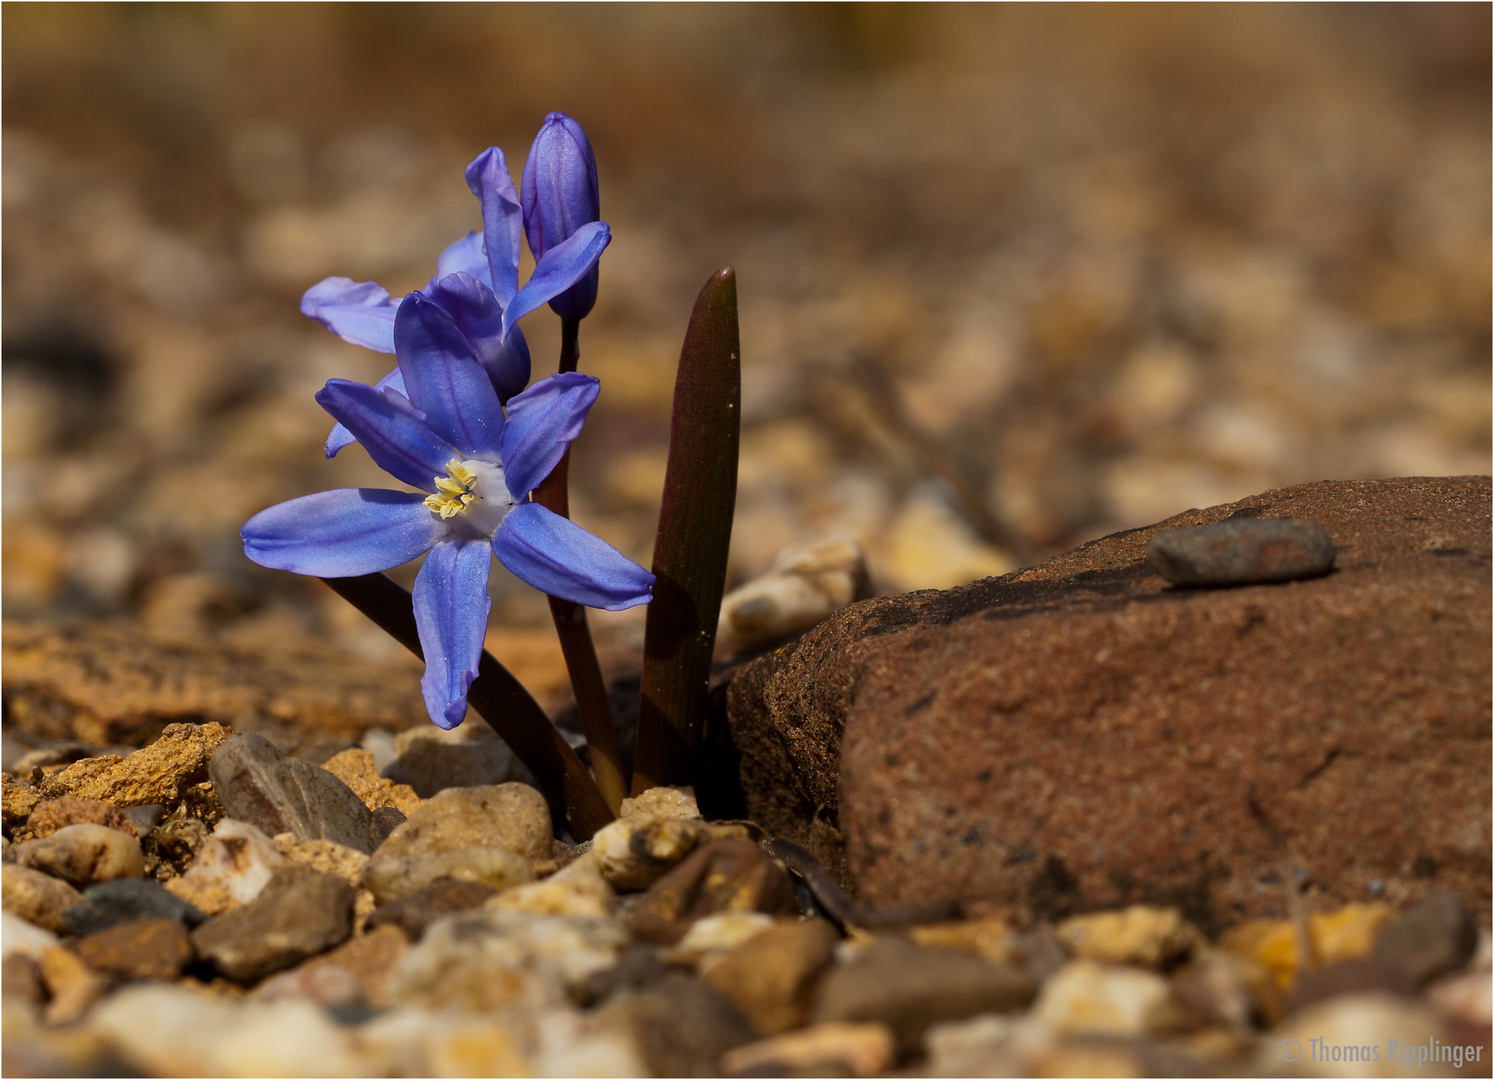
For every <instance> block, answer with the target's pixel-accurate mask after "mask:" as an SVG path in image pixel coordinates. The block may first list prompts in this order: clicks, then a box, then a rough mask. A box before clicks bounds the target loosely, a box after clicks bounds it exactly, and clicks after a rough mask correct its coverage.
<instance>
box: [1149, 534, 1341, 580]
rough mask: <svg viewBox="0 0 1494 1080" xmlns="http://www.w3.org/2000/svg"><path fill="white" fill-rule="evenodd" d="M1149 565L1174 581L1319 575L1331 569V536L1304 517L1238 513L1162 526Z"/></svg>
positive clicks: (1285, 578)
mask: <svg viewBox="0 0 1494 1080" xmlns="http://www.w3.org/2000/svg"><path fill="white" fill-rule="evenodd" d="M1146 560H1147V564H1148V565H1149V566H1150V567H1151V568H1152V570H1154V571H1155V572H1156V573H1158V574H1160V575H1161V576H1162V577H1163V578H1165V579H1166V580H1168V581H1170V582H1172V583H1173V584H1174V585H1189V586H1202V585H1250V584H1254V583H1260V582H1271V581H1295V580H1298V579H1300V578H1310V577H1318V576H1319V575H1321V574H1326V573H1327V572H1328V571H1329V570H1332V569H1333V541H1332V540H1330V539H1329V538H1328V534H1327V532H1325V531H1324V530H1323V527H1322V526H1321V525H1319V524H1318V523H1317V522H1316V521H1311V520H1309V519H1307V518H1240V519H1237V520H1232V521H1219V522H1215V523H1214V524H1212V525H1196V526H1193V527H1192V528H1186V529H1164V530H1162V531H1161V532H1159V533H1157V534H1156V535H1155V536H1153V537H1152V539H1151V542H1150V543H1148V544H1147V548H1146Z"/></svg>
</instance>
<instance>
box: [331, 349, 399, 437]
mask: <svg viewBox="0 0 1494 1080" xmlns="http://www.w3.org/2000/svg"><path fill="white" fill-rule="evenodd" d="M374 389H375V390H393V391H394V392H395V393H396V394H398V395H399V396H400V397H403V398H408V397H409V396H410V395H409V394H407V393H405V377H404V376H403V375H402V374H400V370H399V368H395V369H394V370H393V371H391V372H390V373H389V374H388V375H385V376H384V377H383V378H382V379H380V380H379V381H378V382H376V383H374ZM357 441H358V440H357V439H355V438H353V433H352V432H351V431H349V430H348V429H347V428H345V427H343V426H342V425H341V424H333V425H332V433H331V434H330V435H328V436H327V445H326V446H325V447H324V448H323V449H324V450H325V451H326V454H327V456H328V457H329V458H330V457H336V456H337V451H339V450H341V449H342V448H343V447H344V446H351V445H352V444H353V443H355V442H357Z"/></svg>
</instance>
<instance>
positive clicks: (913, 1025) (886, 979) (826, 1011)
mask: <svg viewBox="0 0 1494 1080" xmlns="http://www.w3.org/2000/svg"><path fill="white" fill-rule="evenodd" d="M1034 989H1035V987H1034V986H1033V984H1032V982H1031V981H1030V980H1029V979H1028V978H1027V976H1026V975H1024V974H1023V973H1022V972H1021V971H1020V970H1019V969H1017V968H1016V967H1014V966H1012V965H1010V964H992V963H988V962H987V961H984V960H978V959H976V958H975V957H973V956H963V955H961V954H959V953H953V952H947V951H944V950H939V949H924V948H920V947H919V946H917V945H915V944H914V943H913V942H912V941H910V940H909V939H907V938H905V937H902V936H900V935H895V934H879V935H877V936H876V937H874V938H873V939H872V941H871V943H870V944H869V945H867V946H866V947H865V948H864V949H862V950H861V953H860V954H859V955H858V956H857V957H856V958H855V959H853V960H851V961H850V962H849V963H845V964H837V965H836V966H835V967H833V968H831V969H830V970H829V971H828V972H826V973H825V975H824V976H823V978H822V979H821V981H820V987H819V991H818V994H817V997H816V1004H815V1008H814V1020H815V1022H816V1023H825V1022H827V1021H850V1022H857V1021H878V1022H880V1023H884V1024H886V1025H887V1026H888V1027H890V1028H891V1029H892V1030H893V1032H894V1033H895V1034H896V1036H897V1040H898V1044H899V1046H900V1047H901V1048H902V1049H903V1050H904V1051H905V1052H908V1053H912V1052H914V1051H917V1050H918V1049H919V1048H921V1046H922V1045H923V1036H924V1032H925V1031H927V1030H928V1029H929V1028H930V1027H931V1026H933V1025H934V1024H939V1023H943V1022H945V1021H949V1020H963V1019H966V1018H968V1017H971V1016H975V1015H977V1014H979V1013H984V1012H1011V1011H1014V1010H1016V1009H1021V1008H1023V1007H1024V1006H1026V1005H1027V1004H1028V1003H1029V1002H1030V1001H1031V1000H1032V996H1033V992H1034Z"/></svg>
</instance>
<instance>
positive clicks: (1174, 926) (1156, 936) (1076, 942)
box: [1058, 904, 1205, 970]
mask: <svg viewBox="0 0 1494 1080" xmlns="http://www.w3.org/2000/svg"><path fill="white" fill-rule="evenodd" d="M1058 940H1059V941H1061V942H1062V943H1063V944H1064V945H1065V946H1066V947H1067V948H1068V950H1069V952H1070V953H1072V954H1073V955H1074V956H1077V957H1079V958H1080V959H1083V960H1094V961H1095V962H1097V963H1101V964H1135V965H1137V966H1138V967H1146V968H1151V969H1153V970H1161V969H1164V968H1168V967H1171V966H1172V965H1174V964H1176V963H1178V962H1180V961H1182V960H1185V959H1187V958H1188V956H1189V955H1191V954H1192V952H1193V950H1194V949H1196V948H1198V947H1199V946H1201V945H1203V944H1204V941H1205V939H1204V936H1203V934H1202V933H1200V932H1199V930H1198V928H1197V927H1195V926H1194V925H1193V924H1192V923H1190V922H1188V920H1186V919H1184V918H1183V916H1182V915H1181V914H1180V913H1179V912H1178V911H1177V910H1176V909H1175V908H1156V907H1149V906H1147V905H1145V904H1134V905H1132V906H1131V907H1128V908H1125V909H1123V910H1120V911H1100V912H1095V913H1094V914H1090V915H1076V916H1074V917H1073V918H1071V919H1066V920H1065V921H1064V922H1062V923H1060V924H1059V926H1058Z"/></svg>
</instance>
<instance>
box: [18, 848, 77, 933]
mask: <svg viewBox="0 0 1494 1080" xmlns="http://www.w3.org/2000/svg"><path fill="white" fill-rule="evenodd" d="M0 893H3V898H4V906H5V910H6V911H9V912H11V913H13V914H15V915H19V916H20V917H21V918H23V919H25V920H26V921H27V922H29V923H34V924H36V925H37V926H40V927H43V928H44V929H47V930H51V931H52V932H53V933H56V934H66V933H67V932H68V925H67V920H66V919H64V918H63V917H62V913H63V912H64V911H66V910H67V909H68V908H70V907H72V906H73V905H74V904H76V903H77V902H78V901H80V900H82V899H83V894H82V893H80V892H79V891H78V890H77V889H75V888H73V887H72V886H71V885H69V884H68V883H67V882H65V881H61V880H59V879H57V878H54V877H53V876H52V875H51V874H44V873H42V872H41V871H40V870H33V869H32V868H31V867H29V866H18V865H17V864H15V863H6V864H5V865H4V866H0Z"/></svg>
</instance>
